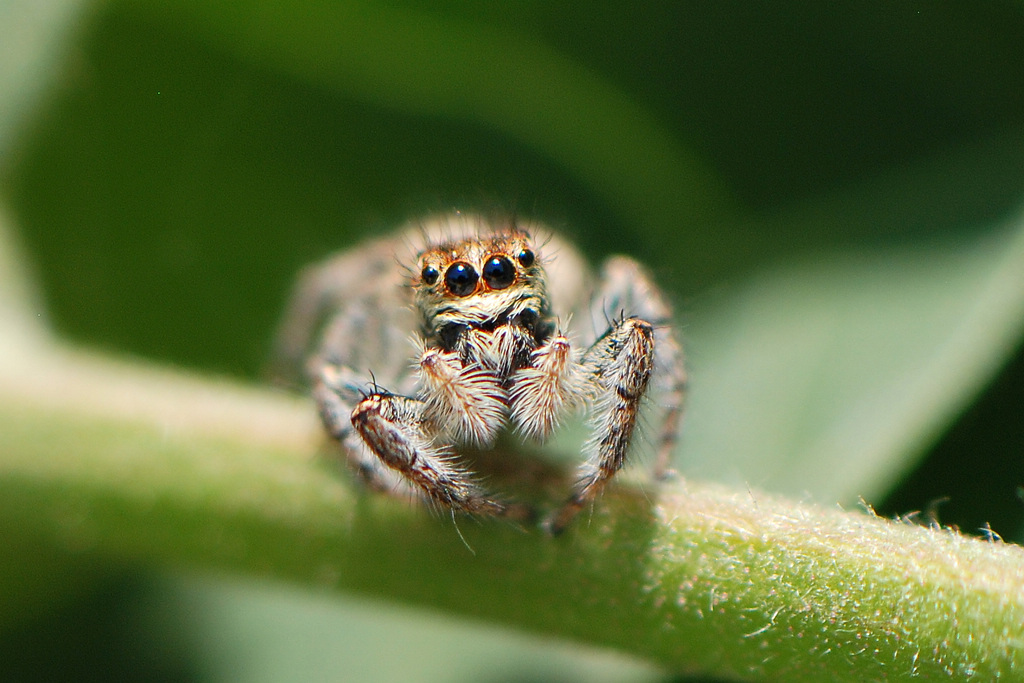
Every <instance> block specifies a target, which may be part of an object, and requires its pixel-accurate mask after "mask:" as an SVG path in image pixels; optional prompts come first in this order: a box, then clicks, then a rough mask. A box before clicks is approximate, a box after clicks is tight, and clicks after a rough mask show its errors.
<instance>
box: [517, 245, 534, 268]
mask: <svg viewBox="0 0 1024 683" xmlns="http://www.w3.org/2000/svg"><path fill="white" fill-rule="evenodd" d="M516 260H518V261H519V263H521V264H522V265H523V268H529V267H530V266H532V265H533V261H534V256H533V252H532V251H530V250H529V249H523V250H522V251H521V252H519V253H518V254H516Z"/></svg>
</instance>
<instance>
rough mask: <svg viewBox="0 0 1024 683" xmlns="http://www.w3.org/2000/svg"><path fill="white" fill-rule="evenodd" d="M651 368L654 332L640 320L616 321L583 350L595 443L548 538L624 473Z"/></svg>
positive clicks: (557, 515) (550, 523)
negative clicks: (623, 467)
mask: <svg viewBox="0 0 1024 683" xmlns="http://www.w3.org/2000/svg"><path fill="white" fill-rule="evenodd" d="M653 367H654V330H653V328H652V327H651V325H650V323H648V322H646V321H644V320H640V319H638V318H624V319H620V320H618V321H616V322H615V323H613V325H612V327H611V329H609V330H608V332H607V333H605V334H604V335H603V336H601V338H599V339H598V340H597V341H596V342H595V343H594V345H593V346H591V347H590V349H588V350H587V353H586V354H585V355H584V357H583V368H584V371H585V372H586V375H587V377H588V379H589V381H590V383H591V385H592V393H593V397H594V409H593V415H592V419H591V423H592V426H593V428H594V437H593V439H592V440H591V442H590V443H589V444H588V450H589V451H590V453H589V456H588V458H587V460H586V462H584V463H583V465H582V466H581V467H580V470H579V475H578V479H577V481H576V484H575V486H574V488H573V492H572V495H571V496H570V497H569V500H568V501H567V502H566V503H565V504H564V505H563V506H562V507H561V508H560V509H559V510H557V511H556V512H555V514H554V515H553V516H552V517H551V518H550V519H549V520H548V529H549V530H550V531H551V532H552V533H555V534H557V533H560V532H561V531H563V530H564V529H565V528H566V526H567V525H568V524H569V522H571V521H572V519H573V518H574V517H575V516H576V515H577V513H579V511H580V510H582V509H583V507H584V506H586V505H587V504H588V503H589V502H590V501H592V500H593V499H594V497H595V496H597V494H598V493H600V491H601V489H603V488H604V486H605V484H606V483H607V482H608V481H609V480H610V479H611V478H612V477H614V476H615V474H616V473H617V472H618V471H619V470H620V469H622V466H623V464H624V463H625V460H626V454H627V452H628V450H629V445H630V441H631V440H632V437H633V431H634V428H635V427H636V419H637V412H638V411H639V408H640V401H641V399H642V398H643V396H644V393H645V392H646V391H647V385H648V383H649V381H650V379H651V373H652V370H653Z"/></svg>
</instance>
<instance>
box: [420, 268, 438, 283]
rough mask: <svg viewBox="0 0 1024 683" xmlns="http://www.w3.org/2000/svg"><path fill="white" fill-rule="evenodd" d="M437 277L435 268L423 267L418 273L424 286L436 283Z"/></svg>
mask: <svg viewBox="0 0 1024 683" xmlns="http://www.w3.org/2000/svg"><path fill="white" fill-rule="evenodd" d="M438 275H440V273H438V272H437V268H435V267H434V266H424V268H423V271H422V272H420V279H421V280H423V282H424V283H425V284H428V285H432V284H434V283H435V282H437V276H438Z"/></svg>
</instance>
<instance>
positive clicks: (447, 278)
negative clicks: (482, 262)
mask: <svg viewBox="0 0 1024 683" xmlns="http://www.w3.org/2000/svg"><path fill="white" fill-rule="evenodd" d="M479 279H480V276H479V275H477V274H476V271H475V270H474V269H473V266H471V265H469V264H468V263H464V262H462V261H457V262H455V263H453V264H451V265H450V266H448V270H447V272H445V274H444V284H445V286H446V287H447V288H448V291H449V292H451V293H452V294H454V295H455V296H469V295H470V294H472V293H473V292H474V291H476V282H477V280H479Z"/></svg>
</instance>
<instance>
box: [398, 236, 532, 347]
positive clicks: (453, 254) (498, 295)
mask: <svg viewBox="0 0 1024 683" xmlns="http://www.w3.org/2000/svg"><path fill="white" fill-rule="evenodd" d="M418 266H419V267H418V269H417V272H416V274H415V275H414V277H413V282H412V286H413V290H414V291H415V301H416V305H417V307H418V308H419V310H420V312H421V313H422V315H423V320H424V322H425V323H426V325H427V327H428V328H429V329H431V330H433V331H435V332H439V331H440V330H441V329H442V328H444V327H447V326H449V325H453V324H454V325H459V326H466V327H490V326H498V325H503V324H507V323H510V322H511V323H513V324H515V323H516V322H517V321H520V320H524V319H532V320H536V319H537V317H538V316H539V315H541V314H544V313H546V312H547V309H548V301H547V292H546V287H545V282H544V269H543V268H542V267H541V264H540V262H539V259H538V258H537V256H536V253H535V252H534V249H533V246H532V244H531V240H530V236H529V235H528V234H526V233H525V232H522V231H518V230H516V231H510V232H505V233H496V234H493V235H482V236H480V237H474V238H470V239H462V240H459V241H453V242H448V243H444V244H436V245H432V246H430V247H429V248H427V249H426V250H424V251H423V252H421V253H420V255H419V263H418Z"/></svg>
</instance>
